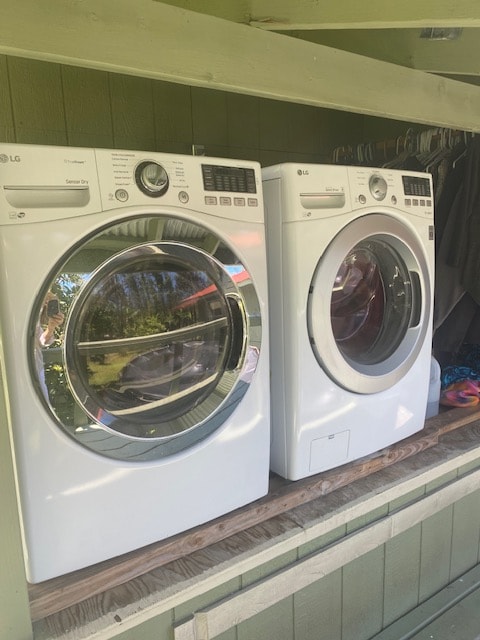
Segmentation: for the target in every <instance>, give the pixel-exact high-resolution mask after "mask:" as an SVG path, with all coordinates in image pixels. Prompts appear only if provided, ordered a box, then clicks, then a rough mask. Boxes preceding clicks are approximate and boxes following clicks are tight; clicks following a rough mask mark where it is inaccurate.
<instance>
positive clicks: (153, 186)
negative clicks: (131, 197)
mask: <svg viewBox="0 0 480 640" xmlns="http://www.w3.org/2000/svg"><path fill="white" fill-rule="evenodd" d="M135 182H136V183H137V185H138V188H139V189H140V191H141V192H142V193H144V194H145V195H147V196H150V197H151V198H159V197H160V196H163V194H164V193H165V192H166V191H167V189H168V186H169V179H168V174H167V172H166V171H165V169H164V168H163V167H162V165H160V164H158V163H157V162H151V161H150V160H146V161H145V162H141V163H140V164H139V165H138V166H137V168H136V169H135Z"/></svg>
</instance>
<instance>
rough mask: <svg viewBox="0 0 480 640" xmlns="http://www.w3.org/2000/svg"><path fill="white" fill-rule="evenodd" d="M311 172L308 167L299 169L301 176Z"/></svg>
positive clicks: (298, 172)
mask: <svg viewBox="0 0 480 640" xmlns="http://www.w3.org/2000/svg"><path fill="white" fill-rule="evenodd" d="M309 173H310V172H309V171H308V169H297V174H298V175H299V176H308V175H309Z"/></svg>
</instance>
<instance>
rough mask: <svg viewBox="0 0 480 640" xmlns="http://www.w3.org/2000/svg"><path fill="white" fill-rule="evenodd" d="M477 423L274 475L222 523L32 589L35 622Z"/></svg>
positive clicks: (462, 415)
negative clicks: (299, 473)
mask: <svg viewBox="0 0 480 640" xmlns="http://www.w3.org/2000/svg"><path fill="white" fill-rule="evenodd" d="M479 419H480V412H479V411H478V409H477V408H469V409H452V410H449V411H444V412H442V413H440V414H439V415H438V416H435V417H433V418H430V419H429V420H427V422H426V426H425V428H424V429H423V430H422V431H420V432H419V433H417V434H415V435H413V436H411V437H410V438H407V439H405V440H403V441H401V442H399V443H396V444H394V445H392V446H391V447H388V448H386V449H383V450H382V451H380V452H378V453H377V454H374V455H372V456H368V457H366V458H363V459H360V460H357V461H355V462H352V463H349V464H347V465H344V466H342V467H339V468H337V469H333V470H331V471H327V472H324V473H320V474H318V475H316V476H312V477H310V478H305V479H303V480H298V481H296V482H290V481H287V480H283V479H282V478H279V477H278V476H273V477H272V479H271V486H270V491H269V493H268V495H267V496H265V497H264V498H262V499H260V500H257V501H256V502H254V503H252V504H250V505H247V506H245V507H243V508H241V509H237V510H236V511H234V512H232V513H229V514H226V515H225V516H222V517H221V518H218V519H216V520H214V521H212V522H208V523H206V524H204V525H201V526H199V527H196V528H194V529H192V530H190V531H187V532H185V533H182V534H179V535H177V536H174V537H172V538H169V539H167V540H164V541H161V542H158V543H156V544H153V545H149V546H148V547H144V548H143V549H139V550H137V551H134V552H131V553H129V554H125V555H123V556H120V557H118V558H114V559H112V560H108V561H106V562H103V563H100V564H98V565H95V566H93V567H88V568H86V569H82V570H80V571H77V572H74V573H71V574H68V575H66V576H61V577H59V578H54V579H52V580H49V581H46V582H43V583H41V584H36V585H29V598H30V608H31V616H32V620H33V621H37V620H41V619H43V618H45V617H47V616H49V615H52V614H54V613H56V612H59V611H61V610H63V609H66V608H67V607H70V606H72V605H74V604H76V603H78V602H81V601H82V600H84V599H85V598H87V597H92V596H94V595H96V594H100V593H103V592H105V591H107V590H108V589H112V588H113V587H116V586H118V585H121V584H124V583H125V582H128V581H129V580H132V579H134V578H136V577H139V576H141V575H143V574H145V573H147V572H149V571H152V570H153V569H156V568H158V567H161V566H163V565H165V564H167V563H169V562H172V561H174V560H177V559H179V558H182V557H184V556H187V555H189V554H191V553H193V552H195V551H198V550H201V549H205V548H206V547H208V546H209V545H212V544H214V543H216V542H219V541H222V540H225V539H226V538H228V537H230V536H233V535H234V534H236V533H239V532H241V531H244V530H246V529H248V528H250V527H253V526H255V525H259V524H261V523H263V522H265V521H267V520H269V519H271V518H274V517H275V516H279V515H281V514H285V513H287V512H288V511H290V510H291V509H294V508H295V507H298V506H300V505H303V504H307V503H308V502H310V501H312V500H315V499H316V498H319V497H321V496H325V495H327V494H329V493H331V492H332V491H335V490H336V489H339V488H341V487H345V486H347V485H349V484H350V483H352V482H354V481H356V480H359V479H360V478H365V477H367V476H369V475H371V474H373V473H375V472H377V471H380V470H381V469H385V468H387V467H389V466H391V465H393V464H396V463H398V462H400V461H402V460H405V459H407V458H409V457H411V456H414V455H416V454H418V453H420V452H421V451H425V450H427V449H430V448H431V447H433V446H435V445H436V444H437V443H438V442H439V441H440V439H441V438H442V436H444V435H446V434H448V433H450V432H452V431H454V430H456V429H459V428H461V427H464V426H467V425H470V424H471V423H473V422H476V421H478V420H479Z"/></svg>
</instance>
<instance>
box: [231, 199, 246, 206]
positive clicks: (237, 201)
mask: <svg viewBox="0 0 480 640" xmlns="http://www.w3.org/2000/svg"><path fill="white" fill-rule="evenodd" d="M233 204H234V205H235V206H236V207H244V206H245V198H234V199H233Z"/></svg>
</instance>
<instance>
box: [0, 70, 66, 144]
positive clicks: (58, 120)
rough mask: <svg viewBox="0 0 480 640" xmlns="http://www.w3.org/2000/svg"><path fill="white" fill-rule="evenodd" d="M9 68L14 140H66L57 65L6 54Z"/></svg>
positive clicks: (41, 142) (34, 141)
mask: <svg viewBox="0 0 480 640" xmlns="http://www.w3.org/2000/svg"><path fill="white" fill-rule="evenodd" d="M8 72H9V78H10V88H11V96H12V110H13V121H14V126H15V139H16V142H25V143H33V144H55V145H64V144H67V142H68V140H67V133H66V126H65V108H64V102H63V90H62V74H61V67H60V65H58V64H51V63H48V62H38V61H36V60H27V59H24V58H9V59H8Z"/></svg>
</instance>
